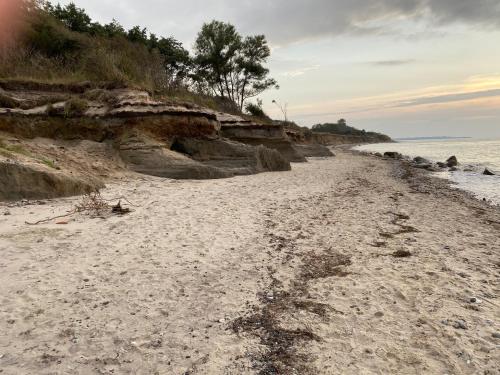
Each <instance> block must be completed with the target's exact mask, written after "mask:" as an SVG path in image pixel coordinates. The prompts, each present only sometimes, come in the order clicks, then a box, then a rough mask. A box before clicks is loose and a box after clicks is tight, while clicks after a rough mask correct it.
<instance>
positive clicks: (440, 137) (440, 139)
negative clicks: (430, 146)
mask: <svg viewBox="0 0 500 375" xmlns="http://www.w3.org/2000/svg"><path fill="white" fill-rule="evenodd" d="M471 138H472V137H448V136H437V137H406V138H394V140H395V141H433V140H438V141H442V140H446V139H471Z"/></svg>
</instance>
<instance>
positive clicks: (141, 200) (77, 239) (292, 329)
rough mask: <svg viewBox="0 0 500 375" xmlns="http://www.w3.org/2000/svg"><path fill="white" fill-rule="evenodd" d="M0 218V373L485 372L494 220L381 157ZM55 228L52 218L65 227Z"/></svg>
mask: <svg viewBox="0 0 500 375" xmlns="http://www.w3.org/2000/svg"><path fill="white" fill-rule="evenodd" d="M335 152H336V154H337V156H336V157H335V158H325V159H312V160H310V162H309V163H305V164H294V165H293V168H292V171H289V172H275V173H262V174H258V175H252V176H243V177H235V178H230V179H222V180H209V181H175V180H170V179H162V178H155V177H139V176H137V177H130V176H127V177H124V178H123V179H122V180H120V181H117V182H116V183H114V184H109V185H108V187H107V188H106V189H104V190H103V191H102V195H103V197H104V198H106V199H111V200H112V201H113V202H116V201H117V199H114V198H118V197H126V199H127V200H128V201H129V202H130V203H131V204H133V205H131V204H129V203H127V202H125V201H123V200H122V204H123V205H125V206H127V207H129V208H131V209H132V212H131V213H130V214H128V215H124V216H110V217H106V218H92V217H89V216H86V215H82V214H78V215H74V216H72V217H71V218H70V219H69V221H68V222H67V224H56V223H55V222H56V221H58V220H54V221H52V222H50V223H47V224H45V223H44V224H40V225H36V226H30V225H27V224H26V223H25V222H26V221H30V222H35V221H38V220H41V219H44V218H48V217H52V216H57V215H61V214H64V213H65V212H67V211H69V210H71V209H72V208H73V207H74V205H75V204H77V203H78V202H79V201H80V200H81V198H80V197H75V198H66V199H57V200H52V201H45V202H41V203H44V204H39V203H36V202H35V204H23V205H14V206H12V205H11V206H8V205H2V206H0V254H1V257H0V285H1V288H0V332H1V334H0V372H1V373H2V375H3V374H259V373H260V374H450V375H451V374H485V375H486V374H498V373H500V365H499V364H500V320H499V319H500V301H499V300H498V296H499V294H498V292H499V266H500V260H499V259H500V257H499V254H500V210H499V209H498V208H493V207H489V206H487V205H486V203H483V202H480V201H476V200H474V199H472V198H471V197H469V196H467V194H465V193H462V192H460V191H456V190H453V189H450V188H448V187H447V185H446V182H445V181H437V180H436V179H432V178H430V177H429V175H426V174H424V173H425V172H422V171H416V170H410V169H408V168H404V167H402V166H401V164H400V162H399V161H386V160H382V159H379V158H375V157H370V156H364V155H359V154H354V153H351V152H349V151H343V150H335ZM66 220H67V219H63V221H64V222H65V221H66Z"/></svg>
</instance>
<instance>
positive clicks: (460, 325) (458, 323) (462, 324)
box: [453, 320, 467, 329]
mask: <svg viewBox="0 0 500 375" xmlns="http://www.w3.org/2000/svg"><path fill="white" fill-rule="evenodd" d="M453 328H455V329H467V325H466V323H465V321H464V320H457V321H456V322H454V323H453Z"/></svg>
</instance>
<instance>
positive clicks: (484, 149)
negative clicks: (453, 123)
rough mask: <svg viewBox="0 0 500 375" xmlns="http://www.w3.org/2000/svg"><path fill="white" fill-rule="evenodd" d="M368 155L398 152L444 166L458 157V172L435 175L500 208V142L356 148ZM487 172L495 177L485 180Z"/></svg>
mask: <svg viewBox="0 0 500 375" xmlns="http://www.w3.org/2000/svg"><path fill="white" fill-rule="evenodd" d="M355 149H356V150H360V151H368V152H380V153H382V154H383V153H384V152H386V151H396V152H399V153H401V154H403V155H406V156H410V157H412V158H414V157H416V156H421V157H423V158H426V159H428V160H431V161H434V162H439V161H441V162H444V161H446V160H447V159H448V158H449V157H450V156H452V155H455V156H456V157H457V159H458V161H459V163H460V169H459V170H458V171H456V172H444V173H443V172H439V173H435V175H436V176H437V177H441V178H446V179H449V180H451V181H453V182H454V184H452V187H456V188H458V189H463V190H466V191H469V192H471V193H473V194H474V195H475V196H476V197H477V198H479V199H486V200H488V201H489V202H491V203H492V204H493V205H499V206H500V139H483V140H480V139H472V138H471V139H434V140H428V139H426V140H411V141H409V140H404V141H397V143H376V144H369V145H363V146H358V147H355ZM485 168H488V169H489V170H490V171H492V172H493V173H495V174H496V175H495V176H485V175H483V172H484V170H485Z"/></svg>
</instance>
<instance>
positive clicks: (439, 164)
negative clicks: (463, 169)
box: [437, 162, 448, 168]
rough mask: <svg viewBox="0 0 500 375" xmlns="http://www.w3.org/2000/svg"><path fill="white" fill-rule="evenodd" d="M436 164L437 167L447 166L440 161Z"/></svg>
mask: <svg viewBox="0 0 500 375" xmlns="http://www.w3.org/2000/svg"><path fill="white" fill-rule="evenodd" d="M437 166H438V167H439V168H446V167H448V166H447V165H446V163H441V162H439V163H437Z"/></svg>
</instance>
